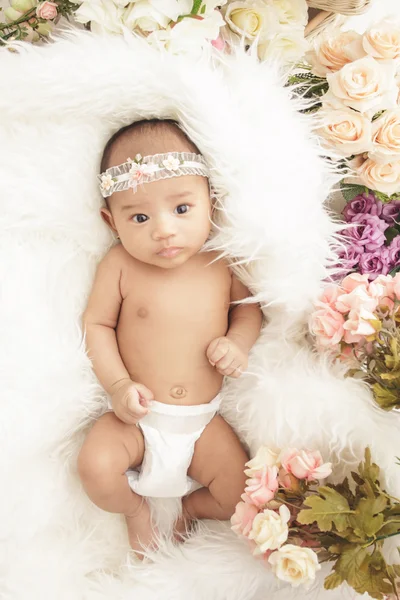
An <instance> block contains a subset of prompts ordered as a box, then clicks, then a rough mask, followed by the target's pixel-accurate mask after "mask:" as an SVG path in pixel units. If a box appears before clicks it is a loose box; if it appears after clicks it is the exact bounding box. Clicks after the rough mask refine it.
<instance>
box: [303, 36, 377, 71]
mask: <svg viewBox="0 0 400 600" xmlns="http://www.w3.org/2000/svg"><path fill="white" fill-rule="evenodd" d="M361 39H362V38H361V35H360V34H359V33H356V32H355V31H344V32H343V33H340V34H339V35H337V36H336V37H334V38H332V37H331V36H329V35H328V34H321V36H319V37H318V38H317V41H316V42H315V47H314V49H313V50H311V51H310V52H308V53H307V56H306V58H307V60H308V61H309V62H310V64H311V66H312V71H313V73H315V74H316V75H319V76H320V77H325V76H326V74H327V73H335V72H336V71H339V70H340V69H341V68H342V67H344V65H347V64H348V63H350V62H352V61H353V60H354V59H355V56H354V50H353V48H354V47H355V46H358V47H361ZM362 54H365V53H364V52H363V53H362ZM357 58H361V56H357Z"/></svg>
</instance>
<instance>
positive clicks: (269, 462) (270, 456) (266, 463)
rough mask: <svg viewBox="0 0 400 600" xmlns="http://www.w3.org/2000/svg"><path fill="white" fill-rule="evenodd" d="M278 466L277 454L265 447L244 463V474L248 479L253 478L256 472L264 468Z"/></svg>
mask: <svg viewBox="0 0 400 600" xmlns="http://www.w3.org/2000/svg"><path fill="white" fill-rule="evenodd" d="M276 466H279V465H278V454H277V453H276V452H273V451H272V450H270V449H269V448H268V447H267V446H261V447H260V448H259V449H258V450H257V453H256V455H255V456H254V457H253V458H252V459H251V460H249V461H248V462H247V463H246V467H248V469H245V471H244V472H245V474H246V475H247V476H248V477H254V475H255V474H256V473H257V472H258V471H262V469H263V468H264V467H276Z"/></svg>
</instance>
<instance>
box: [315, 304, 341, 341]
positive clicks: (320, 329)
mask: <svg viewBox="0 0 400 600" xmlns="http://www.w3.org/2000/svg"><path fill="white" fill-rule="evenodd" d="M343 325H344V317H343V315H342V314H340V312H338V311H337V310H333V308H331V307H330V306H328V305H325V308H321V309H320V310H316V311H315V312H314V313H313V314H312V315H311V319H310V330H311V333H313V334H314V335H315V336H316V337H317V341H318V343H319V344H320V345H321V346H335V345H336V344H338V343H339V342H340V341H341V339H342V337H343V335H344V329H343Z"/></svg>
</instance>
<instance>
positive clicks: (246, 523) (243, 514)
mask: <svg viewBox="0 0 400 600" xmlns="http://www.w3.org/2000/svg"><path fill="white" fill-rule="evenodd" d="M256 515H258V508H257V507H256V506H254V504H248V503H247V502H239V503H238V504H237V505H236V509H235V512H234V514H233V515H232V517H231V525H232V527H231V529H232V531H234V532H235V533H237V534H238V535H239V534H241V535H244V536H245V537H247V536H248V535H249V533H250V531H251V527H252V525H253V521H254V517H255V516H256Z"/></svg>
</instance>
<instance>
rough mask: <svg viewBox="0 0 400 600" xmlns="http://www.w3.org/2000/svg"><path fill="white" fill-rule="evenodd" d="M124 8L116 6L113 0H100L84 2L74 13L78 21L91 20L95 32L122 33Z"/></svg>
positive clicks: (86, 21)
mask: <svg viewBox="0 0 400 600" xmlns="http://www.w3.org/2000/svg"><path fill="white" fill-rule="evenodd" d="M122 13H123V8H122V7H120V6H116V5H115V4H114V2H112V1H111V0H98V1H97V2H90V1H89V0H88V1H86V2H82V4H81V5H80V7H79V8H78V9H77V10H76V11H75V13H74V19H75V20H76V21H78V23H88V22H89V21H90V24H91V30H92V31H93V32H94V33H102V32H109V33H122Z"/></svg>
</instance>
